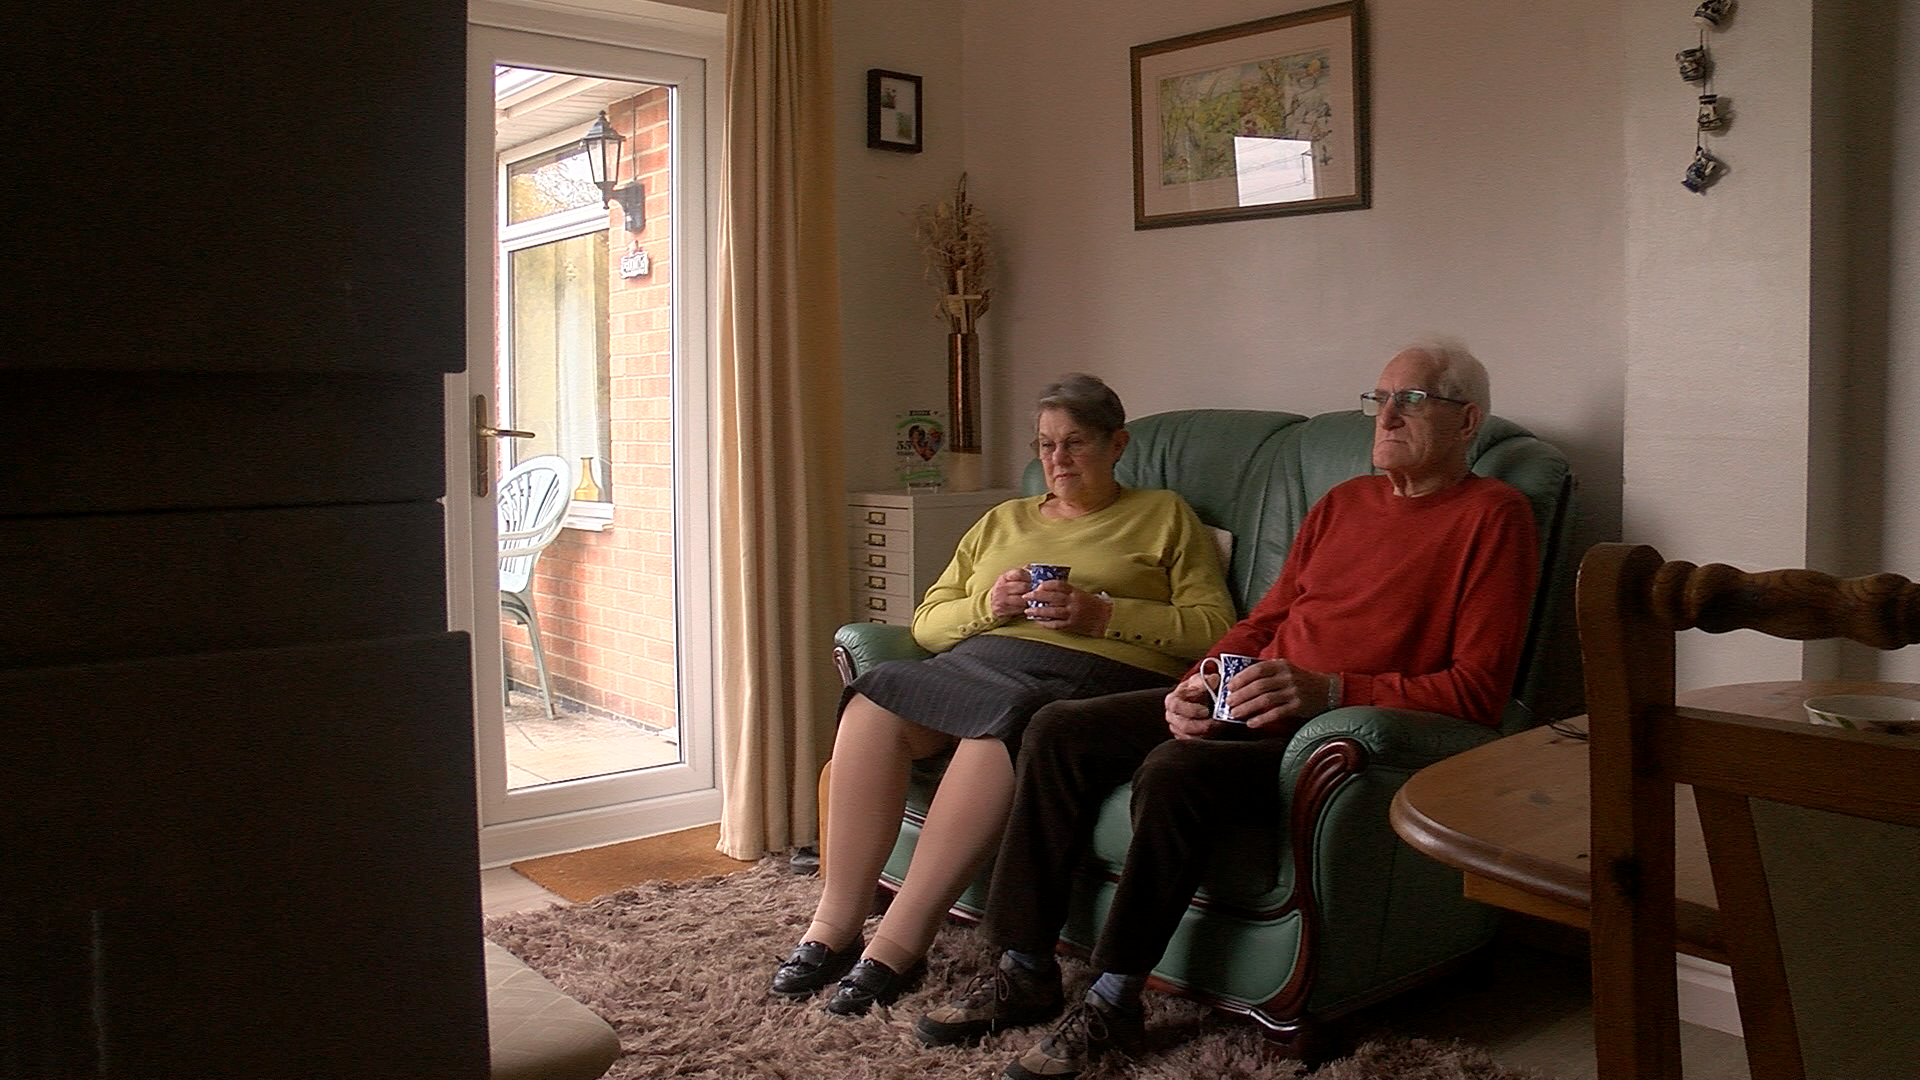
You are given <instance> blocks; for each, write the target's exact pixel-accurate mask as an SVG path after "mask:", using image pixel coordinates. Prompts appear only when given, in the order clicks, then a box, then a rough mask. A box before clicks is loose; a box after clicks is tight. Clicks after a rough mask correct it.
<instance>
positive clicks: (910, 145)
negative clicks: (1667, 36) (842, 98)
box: [867, 68, 920, 154]
mask: <svg viewBox="0 0 1920 1080" xmlns="http://www.w3.org/2000/svg"><path fill="white" fill-rule="evenodd" d="M867 145H868V146H870V147H872V148H874V149H875V150H895V151H898V152H900V153H902V154H917V153H919V152H920V76H918V75H908V74H906V73H905V72H902V71H883V70H881V69H880V68H869V69H867Z"/></svg>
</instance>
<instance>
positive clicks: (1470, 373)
mask: <svg viewBox="0 0 1920 1080" xmlns="http://www.w3.org/2000/svg"><path fill="white" fill-rule="evenodd" d="M1400 351H1401V352H1418V353H1425V354H1426V356H1427V358H1428V359H1430V360H1432V361H1433V363H1434V366H1435V367H1437V368H1438V369H1439V379H1440V385H1439V386H1437V387H1435V388H1434V389H1435V390H1437V391H1439V392H1440V393H1441V394H1442V395H1444V396H1446V397H1452V398H1459V399H1461V400H1462V401H1471V402H1473V403H1474V404H1475V405H1478V406H1480V413H1481V415H1482V416H1492V415H1493V389H1492V387H1491V385H1490V384H1489V382H1488V379H1487V365H1485V364H1483V363H1481V362H1480V359H1479V358H1478V357H1476V356H1474V355H1473V353H1471V352H1469V351H1468V350H1467V346H1466V345H1465V343H1463V342H1461V341H1460V340H1459V339H1458V338H1450V337H1437V336H1436V337H1429V338H1425V339H1422V340H1419V341H1415V342H1413V343H1411V344H1409V345H1408V346H1406V347H1405V348H1403V349H1401V350H1400Z"/></svg>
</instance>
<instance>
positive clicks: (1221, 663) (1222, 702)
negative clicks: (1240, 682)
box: [1200, 652, 1260, 724]
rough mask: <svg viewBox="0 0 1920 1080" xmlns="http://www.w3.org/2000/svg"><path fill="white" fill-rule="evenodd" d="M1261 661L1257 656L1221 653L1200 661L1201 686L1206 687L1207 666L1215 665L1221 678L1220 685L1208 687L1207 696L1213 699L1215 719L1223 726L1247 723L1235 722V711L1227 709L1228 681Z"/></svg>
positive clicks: (1242, 721)
mask: <svg viewBox="0 0 1920 1080" xmlns="http://www.w3.org/2000/svg"><path fill="white" fill-rule="evenodd" d="M1259 661H1260V658H1259V657H1257V656H1246V655H1243V654H1241V653H1230V652H1229V653H1221V654H1220V655H1219V656H1209V657H1206V658H1205V659H1203V660H1201V661H1200V682H1201V685H1203V686H1204V685H1206V679H1207V665H1209V664H1211V665H1213V670H1214V671H1216V672H1217V673H1218V674H1219V676H1220V681H1219V683H1218V684H1216V685H1215V686H1207V696H1209V697H1211V698H1213V718H1214V719H1215V720H1218V721H1220V722H1221V723H1223V724H1244V723H1246V721H1244V720H1235V719H1234V718H1233V710H1231V709H1229V708H1228V707H1227V681H1228V680H1230V679H1232V678H1233V677H1234V676H1235V675H1238V674H1240V673H1241V672H1242V671H1245V670H1246V669H1247V668H1249V667H1252V666H1253V665H1254V664H1256V663H1259Z"/></svg>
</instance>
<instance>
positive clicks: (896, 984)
mask: <svg viewBox="0 0 1920 1080" xmlns="http://www.w3.org/2000/svg"><path fill="white" fill-rule="evenodd" d="M926 973H927V965H926V962H925V961H921V962H919V963H916V964H914V965H913V966H912V967H910V968H908V969H907V970H906V971H905V972H904V973H896V972H895V971H894V970H893V969H892V968H890V967H888V966H887V965H885V964H883V963H881V962H880V961H878V960H862V961H860V962H859V963H857V964H855V965H853V970H852V971H850V972H848V973H847V977H846V978H844V979H841V980H840V988H839V989H838V990H835V991H834V992H833V996H832V997H830V998H828V999H827V1011H828V1012H830V1013H834V1014H836V1015H839V1016H859V1015H860V1014H861V1013H864V1012H866V1011H867V1010H868V1009H871V1008H873V1007H874V1006H875V1005H891V1004H893V1003H894V1000H895V999H896V998H898V997H899V996H900V995H901V994H904V993H906V992H907V991H908V990H911V989H913V987H914V985H915V984H916V983H918V982H919V981H920V977H921V976H923V975H925V974H926Z"/></svg>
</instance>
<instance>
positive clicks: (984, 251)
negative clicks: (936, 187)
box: [913, 173, 993, 334]
mask: <svg viewBox="0 0 1920 1080" xmlns="http://www.w3.org/2000/svg"><path fill="white" fill-rule="evenodd" d="M913 232H914V236H915V237H917V238H918V239H919V241H920V244H921V247H922V249H923V250H924V251H925V252H926V257H927V280H928V281H930V282H932V283H933V284H934V286H935V287H936V288H938V289H940V290H941V293H942V295H941V297H940V304H939V306H938V307H937V308H935V312H936V314H937V315H938V316H939V317H940V318H942V319H945V320H946V321H947V326H948V329H949V330H951V331H952V332H953V333H956V334H971V333H973V324H974V323H975V322H976V321H978V320H979V318H980V316H982V315H985V314H986V313H987V307H988V305H989V304H991V303H992V301H993V290H992V289H990V288H987V287H986V286H987V280H988V275H989V274H990V273H991V272H992V269H993V244H992V238H993V231H992V229H991V227H989V226H988V224H987V218H986V215H985V214H982V213H981V212H980V209H979V208H978V207H976V206H974V205H973V204H972V203H971V202H968V201H967V174H966V173H961V174H960V182H959V183H958V184H956V185H955V186H954V189H953V198H951V199H948V200H946V201H944V202H940V203H936V204H934V205H932V206H921V207H920V209H919V210H917V211H915V213H914V221H913Z"/></svg>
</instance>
